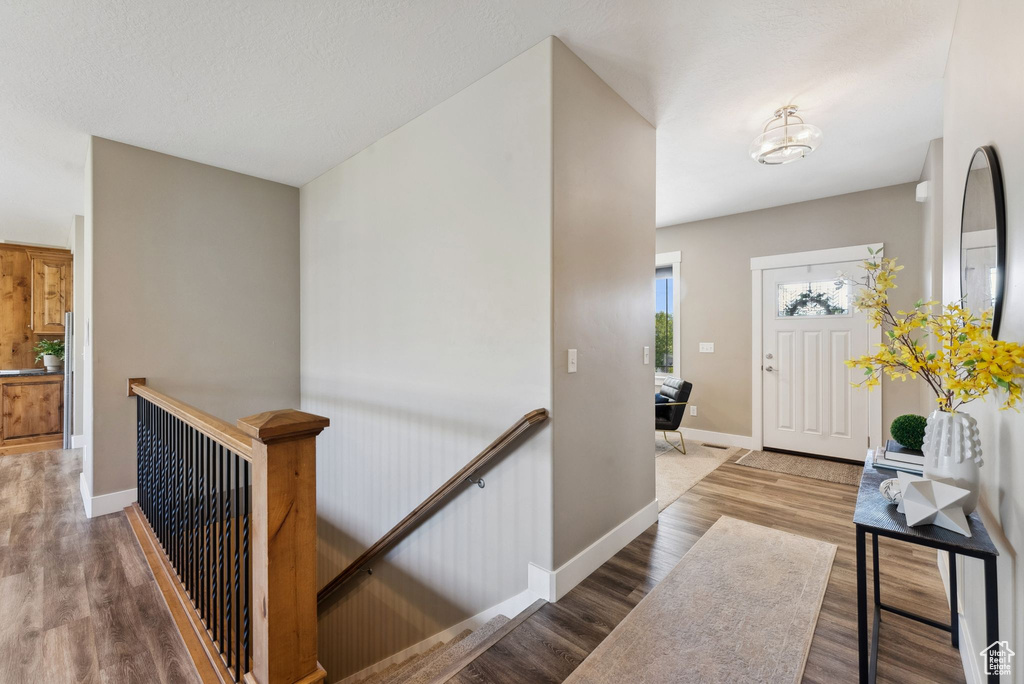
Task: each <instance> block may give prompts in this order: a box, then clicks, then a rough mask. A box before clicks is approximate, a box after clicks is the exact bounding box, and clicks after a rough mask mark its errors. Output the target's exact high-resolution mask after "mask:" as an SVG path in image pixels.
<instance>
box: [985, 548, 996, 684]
mask: <svg viewBox="0 0 1024 684" xmlns="http://www.w3.org/2000/svg"><path fill="white" fill-rule="evenodd" d="M996 580H997V577H996V559H995V557H994V556H990V557H988V558H985V645H986V647H988V646H990V645H991V644H994V643H996V642H997V641H999V588H998V586H997V584H996ZM988 681H989V684H999V675H998V674H990V675H989V676H988Z"/></svg>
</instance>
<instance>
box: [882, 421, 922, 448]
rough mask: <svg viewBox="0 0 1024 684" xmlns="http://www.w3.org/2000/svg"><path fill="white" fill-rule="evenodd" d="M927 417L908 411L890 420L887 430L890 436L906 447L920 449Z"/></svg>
mask: <svg viewBox="0 0 1024 684" xmlns="http://www.w3.org/2000/svg"><path fill="white" fill-rule="evenodd" d="M927 424H928V419H927V418H925V417H924V416H918V415H914V414H913V413H908V414H906V415H902V416H900V417H899V418H897V419H896V420H894V421H892V425H891V426H890V427H889V432H890V433H891V434H892V438H893V439H895V440H896V441H897V442H899V443H900V444H902V445H903V446H905V447H906V448H908V449H920V448H921V445H922V444H924V426H925V425H927Z"/></svg>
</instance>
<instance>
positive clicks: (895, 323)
mask: <svg viewBox="0 0 1024 684" xmlns="http://www.w3.org/2000/svg"><path fill="white" fill-rule="evenodd" d="M864 269H865V271H866V274H867V275H866V276H865V278H864V279H863V280H861V281H860V282H859V285H860V287H859V288H858V291H857V296H856V299H855V300H854V305H855V306H856V307H857V309H858V310H861V311H866V312H867V314H868V318H869V319H870V320H871V322H872V325H874V327H875V328H881V329H882V331H883V336H882V344H880V345H878V351H877V352H875V353H874V354H869V355H867V356H862V357H860V358H857V359H850V360H849V361H847V362H846V364H847V365H848V366H851V367H856V368H862V369H864V376H865V377H864V379H863V380H862V381H861V382H859V383H855V384H858V385H865V386H867V387H869V388H871V387H874V386H875V385H878V384H879V382H880V381H881V376H882V375H883V374H885V375H887V376H889V378H891V379H893V380H900V381H905V380H907V379H908V378H920V379H921V380H923V381H924V382H926V383H927V384H928V387H929V388H930V389H931V390H932V392H934V393H935V400H936V402H937V403H938V408H937V409H936V410H935V411H933V412H932V413H931V415H930V416H928V421H927V424H926V427H925V436H924V444H923V445H922V451H924V455H925V462H924V475H925V477H928V478H930V479H933V480H942V481H946V482H949V483H950V484H955V485H956V486H958V487H962V488H964V489H968V490H970V492H971V496H970V498H969V499H968V500H967V501H966V502H965V504H964V513H971V512H972V511H973V510H974V508H975V506H976V505H977V503H978V483H979V477H978V476H979V473H978V468H980V467H981V465H982V459H981V442H980V438H979V436H978V425H977V422H976V421H975V420H974V418H972V417H971V416H970V415H968V414H966V413H964V412H963V411H961V410H960V409H961V407H962V406H963V405H964V404H967V403H969V402H971V401H974V400H975V399H981V398H982V397H985V396H987V395H988V394H989V393H991V392H995V391H998V392H1000V393H1001V394H1002V396H1001V398H1000V399H999V401H1000V402H1001V403H1002V406H1001V407H1000V408H1001V409H1011V408H1012V409H1014V410H1019V409H1018V408H1017V407H1018V405H1019V404H1020V403H1021V385H1022V381H1021V380H1022V378H1024V373H1021V366H1022V365H1024V347H1022V346H1021V345H1020V344H1017V343H1016V342H1007V341H1003V340H995V339H993V338H992V313H991V311H985V312H982V313H981V315H980V317H979V316H975V315H974V314H972V313H971V312H970V311H969V310H968V309H967V308H966V307H965V306H964V304H963V302H962V301H958V302H953V303H951V304H947V305H946V306H945V307H942V308H939V309H938V310H937V311H933V309H935V308H936V307H937V306H938V302H925V301H921V300H918V302H917V303H916V304H915V305H914V308H913V309H911V310H910V311H893V310H892V308H891V307H890V306H889V290H891V289H893V288H895V287H896V285H895V278H896V273H898V272H899V271H901V270H902V269H903V267H902V266H897V265H896V259H889V258H878V257H877V256H876V255H875V253H874V251H872V252H871V258H869V259H868V260H867V261H865V262H864Z"/></svg>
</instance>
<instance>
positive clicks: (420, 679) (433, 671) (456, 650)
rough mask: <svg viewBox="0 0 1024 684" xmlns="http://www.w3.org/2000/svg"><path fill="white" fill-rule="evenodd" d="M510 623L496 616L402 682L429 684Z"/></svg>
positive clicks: (418, 668) (425, 663) (505, 618)
mask: <svg viewBox="0 0 1024 684" xmlns="http://www.w3.org/2000/svg"><path fill="white" fill-rule="evenodd" d="M509 622H510V620H509V618H507V617H505V616H504V615H497V616H495V617H493V618H491V619H490V620H488V621H487V622H486V623H484V625H483V626H481V627H480V629H478V630H476V631H475V632H473V633H472V634H471V635H469V636H468V637H466V638H465V639H463V640H462V641H460V642H459V643H458V644H454V645H453V646H452V647H451V648H447V649H445V650H444V652H442V653H438V654H437V655H435V656H434V657H433V658H431V659H430V662H424V663H421V665H420V667H417V668H416V671H415V673H414V674H411V676H410V677H408V678H407V679H404V680H402V681H403V682H406V684H430V683H431V682H435V681H437V680H438V677H440V676H441V675H443V674H444V673H445V672H446V671H447V670H448V669H449V668H450V667H451V666H452V665H453V664H455V663H457V662H459V660H461V659H462V658H463V657H465V656H466V655H468V654H470V653H472V652H473V650H474V649H476V648H477V647H478V646H480V645H482V644H485V643H487V640H488V639H490V637H491V636H492V635H493V634H495V633H496V632H498V631H499V630H500V629H501V628H502V627H504V626H505V625H506V624H508V623H509ZM442 681H443V680H442Z"/></svg>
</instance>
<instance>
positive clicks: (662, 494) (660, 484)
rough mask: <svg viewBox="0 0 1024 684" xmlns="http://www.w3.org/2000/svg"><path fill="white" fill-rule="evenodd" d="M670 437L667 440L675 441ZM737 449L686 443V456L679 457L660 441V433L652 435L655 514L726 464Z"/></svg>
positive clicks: (670, 446) (662, 440)
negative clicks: (656, 499) (655, 499)
mask: <svg viewBox="0 0 1024 684" xmlns="http://www.w3.org/2000/svg"><path fill="white" fill-rule="evenodd" d="M674 437H675V436H674V435H673V436H672V437H670V439H672V438H674ZM737 451H739V449H737V448H730V449H715V448H714V447H709V446H704V445H702V444H701V443H700V442H694V441H690V440H687V442H686V454H681V453H679V452H678V451H676V450H675V449H673V448H672V445H671V444H669V443H668V442H666V441H665V440H664V439H662V436H661V433H660V432H657V433H655V435H654V455H655V456H656V457H657V458H655V459H654V470H655V483H656V491H657V496H658V512H659V513H660V512H661V511H663V510H665V508H667V507H668V506H669V505H670V504H671V503H672V502H673V501H675V500H676V499H678V498H679V497H680V496H682V495H683V493H684V492H686V490H688V489H689V488H690V487H692V486H693V485H695V484H697V483H698V482H700V481H701V480H703V479H704V478H705V477H707V476H708V475H710V474H711V472H712V471H713V470H714V469H715V468H717V467H718V466H720V465H722V464H723V463H725V462H726V460H728V458H729V457H730V456H732V455H733V454H735V453H736V452H737Z"/></svg>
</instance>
